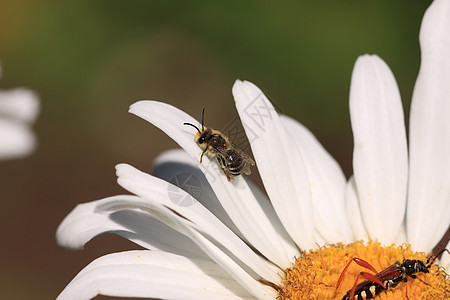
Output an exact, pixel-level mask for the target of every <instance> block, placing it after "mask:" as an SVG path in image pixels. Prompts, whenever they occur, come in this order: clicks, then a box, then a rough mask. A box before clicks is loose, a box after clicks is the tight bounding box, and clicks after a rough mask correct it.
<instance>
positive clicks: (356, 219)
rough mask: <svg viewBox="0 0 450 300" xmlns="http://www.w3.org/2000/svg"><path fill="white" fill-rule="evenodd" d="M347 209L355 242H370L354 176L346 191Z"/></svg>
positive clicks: (349, 181)
mask: <svg viewBox="0 0 450 300" xmlns="http://www.w3.org/2000/svg"><path fill="white" fill-rule="evenodd" d="M345 208H346V210H347V217H348V221H349V222H350V227H351V228H352V230H353V236H354V239H355V240H357V241H358V240H364V241H368V240H369V235H368V234H367V230H366V225H365V224H364V222H363V219H362V215H361V209H360V207H359V202H358V192H357V191H356V184H355V178H354V177H353V176H352V177H350V179H349V180H348V183H347V187H346V189H345Z"/></svg>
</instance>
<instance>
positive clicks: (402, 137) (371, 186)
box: [350, 55, 408, 244]
mask: <svg viewBox="0 0 450 300" xmlns="http://www.w3.org/2000/svg"><path fill="white" fill-rule="evenodd" d="M350 116H351V122H352V130H353V136H354V143H355V145H354V153H353V170H354V177H355V182H356V186H357V192H358V198H359V203H360V205H361V212H362V215H363V219H364V223H365V225H366V229H367V231H368V233H369V236H370V237H371V238H373V239H378V240H379V241H380V242H381V243H383V244H390V243H392V242H394V239H395V237H396V235H397V232H398V230H399V229H400V226H401V224H402V222H403V217H404V213H405V206H406V187H407V174H408V157H407V145H406V132H405V125H404V119H403V108H402V104H401V100H400V93H399V91H398V87H397V83H396V81H395V78H394V75H393V74H392V72H391V70H390V69H389V67H388V66H387V65H386V63H385V62H384V61H383V60H381V59H380V58H379V57H378V56H375V55H364V56H361V57H359V58H358V60H357V61H356V63H355V67H354V69H353V74H352V82H351V88H350Z"/></svg>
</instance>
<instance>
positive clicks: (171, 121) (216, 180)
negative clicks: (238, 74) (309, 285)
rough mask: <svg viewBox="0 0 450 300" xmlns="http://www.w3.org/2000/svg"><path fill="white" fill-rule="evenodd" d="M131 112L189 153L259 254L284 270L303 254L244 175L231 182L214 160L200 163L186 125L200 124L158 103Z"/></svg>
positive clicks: (140, 105) (135, 106)
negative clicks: (260, 199) (261, 202)
mask: <svg viewBox="0 0 450 300" xmlns="http://www.w3.org/2000/svg"><path fill="white" fill-rule="evenodd" d="M130 112H131V113H133V114H135V115H137V116H139V117H141V118H143V119H145V120H147V121H149V122H150V123H152V124H154V125H155V126H157V127H158V128H160V129H161V130H163V131H164V132H165V133H166V134H167V135H169V136H170V137H171V138H172V139H173V140H174V141H175V142H177V143H178V144H179V145H180V146H181V147H182V148H183V149H184V150H185V151H186V152H187V153H188V154H189V156H190V157H191V159H192V160H193V161H194V163H195V164H196V165H197V166H198V167H199V168H200V169H201V170H202V172H203V173H204V174H205V176H206V179H207V180H208V182H209V184H210V185H211V187H212V189H213V190H214V192H215V194H216V196H217V198H218V199H219V201H220V203H221V205H222V206H223V208H224V209H225V211H226V212H227V213H228V215H229V216H230V218H231V219H232V220H233V222H234V224H235V225H236V227H237V228H238V229H239V231H240V232H241V233H242V234H243V235H244V236H245V238H246V239H247V240H248V241H250V243H251V244H252V245H253V246H254V247H255V248H256V249H258V251H260V252H261V253H262V254H263V255H264V256H266V257H267V258H268V259H269V260H271V261H272V262H274V263H276V264H277V265H279V266H280V267H282V268H286V267H287V266H289V265H290V264H291V262H292V258H293V257H294V256H298V255H300V253H299V251H298V249H297V248H296V247H295V245H294V243H293V242H292V241H291V240H290V239H289V238H285V237H283V235H282V233H280V232H279V231H278V228H277V227H276V223H273V222H271V219H270V217H271V215H270V212H267V211H265V209H264V207H262V206H261V204H260V203H259V202H258V200H257V199H256V198H255V196H254V195H253V193H252V191H251V190H250V188H249V186H248V184H247V183H246V181H245V180H244V179H243V177H242V176H239V177H237V178H235V179H234V180H233V181H232V182H228V181H227V179H226V177H225V175H224V174H223V173H222V171H221V170H219V167H218V164H217V162H216V161H215V160H214V159H211V158H209V157H208V156H204V157H203V163H202V164H200V163H199V158H200V155H201V150H200V148H199V147H198V146H197V144H196V143H195V142H194V134H195V129H193V128H192V127H189V126H183V123H185V122H189V123H192V124H194V125H199V126H200V124H198V122H197V121H195V120H194V119H193V118H192V117H191V116H189V115H187V114H186V113H184V112H182V111H180V110H179V109H177V108H175V107H173V106H171V105H168V104H165V103H161V102H156V101H139V102H137V103H135V104H133V105H132V106H131V107H130Z"/></svg>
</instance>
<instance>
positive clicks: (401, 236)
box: [394, 222, 408, 245]
mask: <svg viewBox="0 0 450 300" xmlns="http://www.w3.org/2000/svg"><path fill="white" fill-rule="evenodd" d="M394 243H395V244H396V245H401V244H405V243H408V238H407V237H406V224H405V222H403V224H402V226H401V227H400V230H399V231H398V233H397V237H396V238H395V242H394Z"/></svg>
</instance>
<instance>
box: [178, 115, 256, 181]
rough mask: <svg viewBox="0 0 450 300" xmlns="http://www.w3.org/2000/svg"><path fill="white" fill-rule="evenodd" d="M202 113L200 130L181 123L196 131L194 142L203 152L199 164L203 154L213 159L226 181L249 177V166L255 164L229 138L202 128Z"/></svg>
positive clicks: (213, 130)
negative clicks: (215, 160)
mask: <svg viewBox="0 0 450 300" xmlns="http://www.w3.org/2000/svg"><path fill="white" fill-rule="evenodd" d="M204 113H205V109H203V110H202V129H201V130H200V129H199V128H198V127H197V126H195V125H194V124H191V123H183V125H188V126H192V127H194V128H195V129H197V133H196V134H195V137H194V141H195V142H196V143H197V145H198V146H199V147H200V149H202V150H203V152H202V155H201V156H200V163H202V158H203V154H205V153H206V154H207V155H208V156H210V157H215V158H216V159H217V162H218V163H219V165H220V168H221V169H222V171H223V173H224V174H225V175H226V176H227V179H228V181H230V180H231V179H234V178H235V177H237V176H239V175H241V174H242V173H243V174H245V175H250V174H251V170H250V166H254V165H255V162H254V161H253V159H251V158H250V156H248V155H247V154H246V153H245V152H244V151H242V150H241V149H240V148H239V147H237V146H236V145H234V144H233V143H232V142H231V141H230V140H229V138H228V137H227V136H226V135H225V134H223V133H222V132H220V131H219V130H215V129H212V128H207V127H205V126H204Z"/></svg>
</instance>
